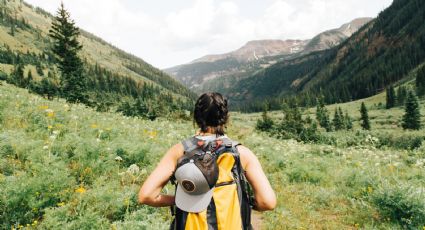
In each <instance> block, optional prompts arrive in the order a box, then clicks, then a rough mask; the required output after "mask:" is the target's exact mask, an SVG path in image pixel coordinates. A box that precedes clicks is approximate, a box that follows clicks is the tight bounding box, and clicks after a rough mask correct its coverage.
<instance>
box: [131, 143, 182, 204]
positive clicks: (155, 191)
mask: <svg viewBox="0 0 425 230" xmlns="http://www.w3.org/2000/svg"><path fill="white" fill-rule="evenodd" d="M182 155H183V145H182V144H181V143H179V144H176V145H174V146H173V147H171V148H170V149H169V150H168V151H167V153H166V154H165V156H164V157H163V158H162V159H161V161H160V162H159V164H158V165H157V166H156V168H155V170H154V171H153V172H152V173H151V174H150V175H149V177H148V178H147V179H146V181H145V182H144V183H143V186H142V187H141V188H140V191H139V202H140V203H141V204H147V205H150V206H153V207H164V206H172V205H174V196H171V195H161V190H162V188H163V187H164V186H165V185H166V184H167V182H168V180H169V179H170V177H171V175H172V174H173V172H174V170H175V168H176V164H177V159H178V158H179V157H180V156H182Z"/></svg>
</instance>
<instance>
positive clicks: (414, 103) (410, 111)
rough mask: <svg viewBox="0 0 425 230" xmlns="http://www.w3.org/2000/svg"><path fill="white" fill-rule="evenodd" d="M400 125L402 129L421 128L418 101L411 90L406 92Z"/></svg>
mask: <svg viewBox="0 0 425 230" xmlns="http://www.w3.org/2000/svg"><path fill="white" fill-rule="evenodd" d="M402 127H403V129H414V130H419V129H420V128H421V114H420V111H419V102H418V98H417V97H416V95H415V94H414V93H413V91H409V93H408V94H407V99H406V104H405V114H404V115H403V123H402Z"/></svg>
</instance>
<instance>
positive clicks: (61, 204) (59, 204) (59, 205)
mask: <svg viewBox="0 0 425 230" xmlns="http://www.w3.org/2000/svg"><path fill="white" fill-rule="evenodd" d="M56 205H57V206H58V207H62V206H64V205H65V202H59V203H57V204H56Z"/></svg>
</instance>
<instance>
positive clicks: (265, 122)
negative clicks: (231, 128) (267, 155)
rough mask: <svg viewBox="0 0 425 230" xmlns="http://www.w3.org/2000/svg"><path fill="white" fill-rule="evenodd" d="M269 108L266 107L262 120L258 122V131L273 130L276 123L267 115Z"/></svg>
mask: <svg viewBox="0 0 425 230" xmlns="http://www.w3.org/2000/svg"><path fill="white" fill-rule="evenodd" d="M267 110H268V108H267V106H264V110H263V114H262V115H261V119H259V120H257V125H256V129H258V130H260V131H270V130H271V129H272V128H273V125H274V122H273V120H272V119H271V118H270V117H269V116H268V114H267Z"/></svg>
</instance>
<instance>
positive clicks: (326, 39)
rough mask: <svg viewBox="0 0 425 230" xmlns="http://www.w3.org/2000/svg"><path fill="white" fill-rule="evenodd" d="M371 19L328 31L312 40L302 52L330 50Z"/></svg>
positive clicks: (364, 19)
mask: <svg viewBox="0 0 425 230" xmlns="http://www.w3.org/2000/svg"><path fill="white" fill-rule="evenodd" d="M371 20H372V18H357V19H354V20H353V21H351V22H349V23H346V24H344V25H342V26H341V27H340V28H338V29H333V30H328V31H325V32H323V33H320V34H318V35H317V36H315V37H314V38H312V39H311V40H310V41H309V42H308V44H307V45H306V46H305V47H304V51H307V52H308V51H318V50H325V49H329V48H332V47H334V46H337V45H339V44H340V43H341V42H343V41H345V40H346V39H347V38H349V37H351V35H353V34H354V33H355V32H357V31H358V30H359V29H360V28H361V27H363V26H364V25H365V24H367V23H368V22H370V21H371Z"/></svg>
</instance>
